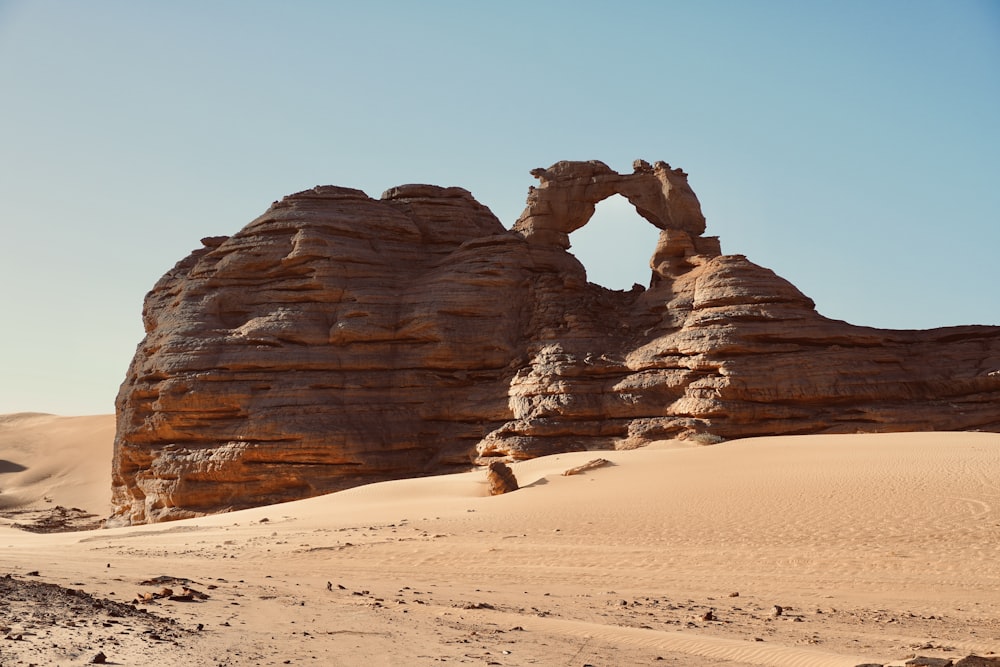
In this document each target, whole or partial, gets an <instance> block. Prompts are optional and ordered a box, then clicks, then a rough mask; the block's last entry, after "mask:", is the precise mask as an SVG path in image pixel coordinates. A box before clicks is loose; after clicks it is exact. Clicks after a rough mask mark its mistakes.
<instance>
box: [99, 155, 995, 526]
mask: <svg viewBox="0 0 1000 667" xmlns="http://www.w3.org/2000/svg"><path fill="white" fill-rule="evenodd" d="M532 173H533V174H534V175H535V176H536V177H537V178H538V179H539V182H540V183H539V186H538V187H537V188H532V189H531V190H530V192H529V195H528V205H527V208H526V209H525V211H524V213H523V214H522V215H521V217H520V218H519V220H518V221H517V222H516V224H515V225H514V227H513V229H512V230H507V229H505V228H504V226H503V225H502V224H501V223H500V222H499V221H498V220H497V219H496V218H495V217H494V216H493V214H492V213H491V212H490V211H489V210H488V209H486V207H484V206H483V205H481V204H479V203H478V202H477V201H476V200H475V199H474V198H473V197H472V195H471V194H470V193H469V192H467V191H465V190H462V189H461V188H439V187H434V186H429V185H405V186H400V187H397V188H393V189H391V190H389V191H387V192H386V193H384V194H383V195H382V198H381V199H378V200H375V199H371V198H369V197H368V196H367V195H365V194H364V193H363V192H360V191H358V190H351V189H347V188H339V187H332V186H327V187H317V188H314V189H312V190H308V191H305V192H300V193H298V194H294V195H290V196H288V197H286V198H285V199H283V200H281V201H280V202H276V203H275V204H274V205H273V206H272V207H271V208H270V209H269V210H268V211H267V212H266V213H265V214H264V215H262V216H261V217H259V218H258V219H256V220H254V221H253V222H251V223H250V224H249V225H247V226H246V227H245V228H244V229H243V230H241V231H240V232H238V233H237V234H235V235H234V236H232V237H229V238H226V237H213V238H207V239H204V240H203V245H204V247H203V248H201V249H199V250H196V251H194V252H193V253H192V254H191V255H190V256H188V257H187V258H185V259H183V260H182V261H181V262H179V263H178V264H177V265H176V266H175V267H174V268H173V269H172V270H170V271H169V272H167V274H166V275H165V276H164V277H163V278H162V279H161V280H160V281H159V282H158V283H157V284H156V285H155V286H154V288H153V290H152V291H151V292H150V293H149V294H148V295H147V297H146V302H145V305H144V309H143V318H144V322H145V327H146V337H145V339H144V340H143V342H142V343H141V344H140V346H139V349H138V350H137V352H136V355H135V358H134V359H133V362H132V364H131V366H130V368H129V371H128V375H127V377H126V379H125V382H124V383H123V384H122V387H121V391H120V393H119V396H118V400H117V412H118V433H117V437H116V441H115V458H114V470H113V500H114V504H115V516H114V517H113V519H112V523H140V522H147V521H162V520H169V519H176V518H184V517H189V516H195V515H199V514H204V513H209V512H217V511H221V510H225V509H230V508H233V509H236V508H243V507H249V506H255V505H261V504H265V503H274V502H281V501H285V500H293V499H297V498H303V497H308V496H312V495H317V494H320V493H325V492H329V491H334V490H338V489H343V488H347V487H350V486H356V485H358V484H363V483H367V482H372V481H378V480H384V479H392V478H399V477H405V476H414V475H421V474H431V473H440V472H448V471H455V470H464V469H467V468H468V467H469V466H470V465H471V464H472V462H473V461H475V460H478V461H479V462H484V461H489V460H491V459H492V458H494V457H506V458H513V459H523V458H531V457H534V456H539V455H543V454H549V453H553V452H560V451H570V450H586V449H601V448H614V447H633V446H639V445H642V444H644V443H646V442H649V441H651V440H655V439H661V438H668V437H676V436H682V437H683V436H685V435H691V434H696V433H711V434H713V435H717V436H721V437H725V438H732V437H738V436H746V435H770V434H787V433H821V432H853V431H858V430H861V431H890V430H894V431H898V430H917V429H920V430H960V429H983V430H992V431H1000V327H984V326H967V327H951V328H946V329H935V330H930V331H886V330H878V329H871V328H867V327H858V326H852V325H849V324H847V323H844V322H840V321H834V320H829V319H827V318H824V317H822V316H820V315H819V314H817V313H816V311H815V308H814V305H813V302H812V301H811V300H810V299H809V298H808V297H806V296H805V295H803V294H802V293H801V292H799V291H798V290H797V289H796V288H795V287H794V286H793V285H791V284H790V283H788V282H787V281H785V280H783V279H781V278H780V277H778V276H776V275H775V274H774V273H773V272H772V271H770V270H768V269H765V268H762V267H760V266H757V265H755V264H753V263H752V262H750V261H748V260H747V259H746V258H745V257H743V256H740V255H722V254H721V252H720V249H719V242H718V239H716V238H713V237H705V236H703V232H704V230H705V219H704V217H703V216H702V214H701V210H700V206H699V204H698V200H697V197H696V196H695V195H694V193H693V192H692V190H691V188H690V187H689V185H688V182H687V177H686V175H685V174H684V173H683V172H681V171H680V170H676V169H671V168H670V166H669V165H666V164H664V163H662V162H659V163H656V164H655V165H654V166H650V165H649V164H648V163H645V162H642V161H637V162H636V164H635V170H634V173H632V174H617V173H615V172H614V171H612V170H611V169H610V168H608V167H607V166H606V165H604V164H602V163H600V162H560V163H557V164H555V165H553V166H552V167H550V168H548V169H537V170H535V171H533V172H532ZM614 194H621V195H623V196H624V197H626V198H627V199H628V200H629V201H630V202H632V203H633V204H634V205H635V206H636V210H637V212H638V213H639V215H641V216H642V217H643V218H644V219H646V220H648V221H649V222H650V223H652V224H653V225H655V226H656V227H658V228H659V229H660V230H661V231H660V239H659V242H658V244H657V246H656V248H653V249H652V257H651V259H650V270H651V280H650V287H649V288H648V289H646V290H642V289H634V290H632V291H630V292H621V291H612V290H607V289H604V288H602V287H599V286H597V285H593V284H590V283H588V282H587V280H586V273H585V271H584V268H583V266H582V265H581V264H580V263H579V262H578V261H577V260H576V258H574V257H573V256H572V254H570V253H569V252H568V251H567V246H568V239H569V234H570V233H571V232H573V231H574V230H576V229H578V228H579V227H581V226H582V225H584V224H586V222H587V220H589V218H590V216H591V215H592V214H593V212H594V206H595V204H596V203H598V202H599V201H601V200H603V199H605V198H607V197H609V196H612V195H614Z"/></svg>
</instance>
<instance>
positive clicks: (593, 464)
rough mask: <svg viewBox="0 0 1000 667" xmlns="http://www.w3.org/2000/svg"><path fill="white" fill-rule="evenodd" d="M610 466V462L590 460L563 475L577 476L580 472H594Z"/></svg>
mask: <svg viewBox="0 0 1000 667" xmlns="http://www.w3.org/2000/svg"><path fill="white" fill-rule="evenodd" d="M609 465H612V463H611V461H609V460H607V459H592V460H590V461H587V462H586V463H584V464H583V465H579V466H576V467H575V468H570V469H569V470H566V471H564V472H563V475H566V476H569V475H579V474H580V473H581V472H587V471H588V470H594V469H596V468H603V467H604V466H609Z"/></svg>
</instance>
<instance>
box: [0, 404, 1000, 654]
mask: <svg viewBox="0 0 1000 667" xmlns="http://www.w3.org/2000/svg"><path fill="white" fill-rule="evenodd" d="M113 434H114V417H113V416H110V415H104V416H95V417H55V416H51V415H40V414H21V415H8V416H6V417H2V418H0V514H2V516H3V517H4V518H3V519H0V522H2V525H0V664H2V665H4V666H5V667H6V666H8V665H11V666H12V665H30V664H35V665H78V664H94V663H98V664H99V663H101V662H104V663H105V664H117V665H283V664H289V665H368V666H375V665H438V664H471V665H567V666H574V665H575V666H577V667H580V666H583V665H595V666H605V665H686V666H694V667H698V666H707V665H722V666H727V665H728V666H737V665H773V666H788V667H792V666H802V667H807V666H808V667H841V666H843V667H852V666H854V665H858V664H862V663H876V664H886V665H902V664H904V663H905V662H906V660H907V659H909V658H912V657H913V656H914V655H920V656H929V657H942V658H952V659H954V660H957V659H959V658H961V657H963V656H966V655H969V654H978V655H994V654H993V653H992V652H993V651H1000V435H998V434H992V433H905V434H869V435H862V434H859V435H817V436H792V437H778V438H752V439H745V440H736V441H730V442H725V443H721V444H717V445H712V446H693V445H691V444H685V443H682V442H673V441H670V442H661V443H655V444H653V445H650V446H648V447H645V448H642V449H637V450H632V451H613V452H580V453H573V454H562V455H558V456H550V457H546V458H541V459H535V460H532V461H526V462H521V463H517V464H514V465H512V468H513V470H514V473H515V475H516V476H517V479H518V481H519V483H520V484H521V487H522V488H521V489H519V490H518V491H516V492H513V493H510V494H506V495H502V496H495V497H490V496H488V495H487V485H486V479H485V473H484V472H483V471H482V470H480V471H474V472H469V473H466V474H460V475H449V476H442V477H425V478H420V479H410V480H401V481H395V482H387V483H381V484H373V485H369V486H364V487H358V488H355V489H351V490H348V491H344V492H340V493H335V494H331V495H327V496H322V497H317V498H312V499H309V500H303V501H298V502H293V503H286V504H282V505H271V506H267V507H260V508H256V509H252V510H246V511H240V512H233V513H228V514H219V515H215V516H209V517H203V518H199V519H191V520H186V521H178V522H174V523H167V524H155V525H148V526H136V527H130V528H116V529H97V530H83V531H75V532H50V533H38V532H31V531H30V530H24V529H22V528H18V527H16V526H15V524H21V525H22V526H28V527H29V528H30V527H34V528H35V529H36V530H37V529H39V528H40V527H44V528H46V529H52V528H53V527H58V526H59V525H60V522H62V524H64V527H73V526H77V525H88V522H89V525H92V524H93V522H94V519H95V518H100V517H105V516H107V515H108V514H109V513H110V505H109V495H110V493H109V489H110V466H111V454H112V453H111V447H112V438H113ZM596 457H603V458H605V459H608V460H609V461H610V465H607V466H604V467H601V468H597V469H593V470H589V471H587V472H584V473H581V474H577V475H572V476H565V475H563V474H562V473H563V472H564V471H565V470H567V469H569V468H572V467H574V466H578V465H580V464H583V463H586V462H587V461H589V460H591V459H594V458H596ZM57 507H59V508H64V509H59V510H56V508H57ZM73 508H76V511H72V510H73ZM87 515H95V516H91V517H87ZM46 517H49V519H50V520H49V521H48V523H46ZM136 600H138V602H133V601H136Z"/></svg>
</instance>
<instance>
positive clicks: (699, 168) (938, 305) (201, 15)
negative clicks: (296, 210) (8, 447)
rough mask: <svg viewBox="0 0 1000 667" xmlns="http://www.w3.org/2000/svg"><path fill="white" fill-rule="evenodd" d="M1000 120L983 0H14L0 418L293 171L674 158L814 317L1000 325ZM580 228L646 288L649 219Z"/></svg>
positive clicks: (70, 387)
mask: <svg viewBox="0 0 1000 667" xmlns="http://www.w3.org/2000/svg"><path fill="white" fill-rule="evenodd" d="M998 119H1000V2H997V0H940V1H937V2H926V1H920V0H894V1H889V0H863V1H852V0H838V1H837V2H832V1H831V2H802V1H801V0H795V1H788V2H779V1H767V0H760V1H756V2H752V1H750V0H740V1H724V0H699V1H694V0H691V1H690V2H683V3H682V2H668V1H656V0H651V1H648V2H631V3H628V2H587V1H582V0H574V1H559V2H556V1H550V2H546V1H542V0H537V1H536V2H518V1H504V2H490V3H486V2H470V1H468V0H462V1H455V2H434V1H428V2H420V3H416V2H370V1H369V2H344V3H341V2H294V1H283V2H252V1H248V0H239V1H231V2H221V1H204V0H198V1H180V0H171V1H170V2H142V1H137V0H123V1H120V2H111V1H103V0H94V1H91V2H70V1H68V0H67V1H64V2H52V1H49V0H30V1H29V0H24V1H13V2H11V1H6V2H4V1H3V0H0V225H2V240H0V299H2V309H0V312H2V313H3V320H2V327H0V413H6V412H16V411H23V410H37V411H47V412H56V413H61V414H91V413H108V412H112V411H113V410H114V404H113V401H114V396H115V393H116V392H117V388H118V384H119V383H120V382H121V380H122V379H123V377H124V374H125V370H126V367H127V365H128V362H129V360H130V359H131V356H132V353H133V351H134V349H135V346H136V344H137V343H138V342H139V340H140V339H141V338H142V326H141V321H140V310H141V305H142V298H143V295H144V294H145V293H146V291H147V290H149V288H150V287H151V286H152V285H153V283H154V282H155V281H156V280H157V279H158V278H159V277H160V276H161V275H162V274H163V273H164V272H165V271H166V270H167V269H169V268H170V267H171V266H172V265H173V264H174V263H175V262H176V261H177V260H179V259H181V258H182V257H183V256H185V255H186V254H187V253H188V252H190V251H191V250H192V249H194V248H196V247H198V246H199V239H200V238H201V237H203V236H210V235H217V234H232V233H234V232H236V231H237V230H239V229H240V228H241V227H243V225H245V224H246V223H247V222H249V221H250V220H251V219H253V218H254V217H256V216H257V215H259V214H260V213H262V212H263V211H264V210H265V209H266V208H267V206H268V205H269V204H270V203H271V202H272V201H273V200H275V199H278V198H280V197H281V196H283V195H285V194H288V193H290V192H295V191H298V190H303V189H306V188H309V187H312V186H313V185H317V184H336V185H343V186H349V187H356V188H361V189H363V190H365V191H366V192H367V193H368V194H369V195H371V196H373V197H378V196H379V195H380V193H381V192H382V191H383V190H385V189H387V188H389V187H391V186H394V185H398V184H402V183H412V182H423V183H434V184H438V185H459V186H462V187H465V188H467V189H469V190H471V191H472V193H473V194H474V195H475V196H476V197H477V198H478V199H479V200H480V201H482V202H483V203H485V204H486V205H488V206H489V207H490V208H491V209H492V210H493V212H494V213H496V214H497V216H498V217H499V218H500V219H501V220H502V221H503V222H504V224H505V225H507V226H510V225H511V224H513V222H514V220H515V219H516V218H517V216H518V214H519V213H520V211H521V209H522V208H523V204H524V198H525V195H526V193H527V188H528V186H529V185H531V184H533V183H534V181H533V179H532V178H531V177H530V176H529V174H528V171H529V170H530V169H532V168H533V167H539V166H548V165H550V164H551V163H553V162H556V161H557V160H562V159H573V160H585V159H599V160H603V161H604V162H606V163H607V164H608V165H610V166H611V167H612V168H614V169H617V170H619V171H622V170H629V169H630V168H631V163H632V160H633V159H635V158H640V157H641V158H645V159H647V160H650V161H653V160H666V161H667V162H670V163H671V164H673V165H674V166H679V167H683V168H684V169H685V170H686V171H688V172H689V173H690V181H691V184H692V186H693V187H694V189H695V191H696V192H697V194H698V196H699V198H700V199H701V202H702V207H703V209H704V211H705V214H706V216H707V218H708V233H709V234H712V235H718V236H720V237H721V238H722V247H723V251H724V252H728V253H740V254H745V255H747V256H748V257H749V258H750V259H751V260H752V261H755V262H757V263H758V264H761V265H763V266H766V267H769V268H771V269H774V270H775V271H776V272H777V273H778V274H779V275H782V276H784V277H785V278H787V279H789V280H791V281H792V282H793V283H795V284H796V285H797V286H798V287H799V288H800V289H801V290H802V291H803V292H805V293H806V294H808V295H809V296H811V297H812V298H813V299H814V300H815V301H816V303H817V305H818V309H819V311H820V312H821V313H823V314H824V315H827V316H829V317H833V318H837V319H845V320H848V321H850V322H853V323H856V324H866V325H872V326H879V327H888V328H928V327H936V326H946V325H952V324H1000V291H998V287H1000V259H998V254H1000V224H998V223H1000V120H998ZM616 215H617V216H618V217H620V218H621V219H620V220H617V221H613V220H611V218H614V217H615V216H616ZM593 222H594V224H593V225H591V226H589V227H588V228H586V229H585V230H582V232H578V233H576V234H574V235H573V237H572V238H571V240H572V241H573V242H574V243H575V246H574V250H575V251H578V253H579V255H580V256H581V259H582V260H583V262H584V265H585V266H587V268H588V270H589V271H590V275H591V276H592V278H595V279H596V281H597V282H600V283H602V284H605V285H611V286H628V285H631V283H632V282H633V281H637V282H642V283H645V282H646V280H647V278H648V268H647V267H646V262H647V260H648V257H649V255H650V254H651V252H652V243H653V241H652V240H651V239H653V238H655V235H651V234H650V229H651V228H649V226H648V224H647V223H645V222H643V221H642V220H641V219H640V218H639V217H638V216H637V215H635V214H634V213H632V212H630V211H628V210H627V209H626V208H625V207H621V206H616V205H615V204H614V203H608V204H607V205H604V206H601V207H600V208H599V211H598V217H595V219H594V221H593ZM584 232H586V234H585V233H584ZM588 237H590V238H588ZM636 244H638V248H637V249H631V247H632V246H633V245H636ZM626 251H627V252H626Z"/></svg>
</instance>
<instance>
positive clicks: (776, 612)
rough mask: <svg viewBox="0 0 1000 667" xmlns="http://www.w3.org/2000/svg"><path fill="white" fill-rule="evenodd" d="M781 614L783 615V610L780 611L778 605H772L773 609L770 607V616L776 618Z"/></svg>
mask: <svg viewBox="0 0 1000 667" xmlns="http://www.w3.org/2000/svg"><path fill="white" fill-rule="evenodd" d="M783 613H785V610H784V609H782V608H781V606H780V605H774V606H773V607H771V616H774V617H775V618H777V617H778V616H781V615H782V614H783Z"/></svg>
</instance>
